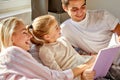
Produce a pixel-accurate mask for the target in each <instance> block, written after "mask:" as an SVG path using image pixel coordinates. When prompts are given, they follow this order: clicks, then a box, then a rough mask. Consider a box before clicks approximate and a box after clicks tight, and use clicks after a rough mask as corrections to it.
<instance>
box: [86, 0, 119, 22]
mask: <svg viewBox="0 0 120 80" xmlns="http://www.w3.org/2000/svg"><path fill="white" fill-rule="evenodd" d="M119 5H120V0H87V8H88V9H106V10H108V11H109V12H110V13H112V14H113V15H114V16H115V17H118V18H119V20H120V8H119V7H120V6H119Z"/></svg>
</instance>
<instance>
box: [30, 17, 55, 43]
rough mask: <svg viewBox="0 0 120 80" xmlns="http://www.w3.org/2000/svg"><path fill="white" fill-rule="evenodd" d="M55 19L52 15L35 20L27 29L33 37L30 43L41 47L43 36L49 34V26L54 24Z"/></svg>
mask: <svg viewBox="0 0 120 80" xmlns="http://www.w3.org/2000/svg"><path fill="white" fill-rule="evenodd" d="M55 21H56V19H55V17H54V16H52V15H43V16H39V17H37V18H35V20H34V21H33V23H32V25H31V26H29V27H28V30H29V32H30V33H31V34H32V35H33V38H32V42H33V43H35V44H40V45H43V43H44V39H43V36H44V35H46V34H48V33H49V30H50V26H52V25H53V24H54V23H55Z"/></svg>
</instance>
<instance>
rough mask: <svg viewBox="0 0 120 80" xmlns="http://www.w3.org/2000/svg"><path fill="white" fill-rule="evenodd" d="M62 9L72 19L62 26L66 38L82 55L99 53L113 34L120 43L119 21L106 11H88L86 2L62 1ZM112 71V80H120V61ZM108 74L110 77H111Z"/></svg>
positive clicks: (81, 0) (114, 64)
mask: <svg viewBox="0 0 120 80" xmlns="http://www.w3.org/2000/svg"><path fill="white" fill-rule="evenodd" d="M62 7H63V9H64V10H65V11H66V12H67V13H68V15H69V16H70V17H71V19H68V20H66V21H65V22H63V23H62V24H61V32H62V35H63V36H65V37H66V38H67V39H68V40H69V41H70V42H71V44H72V45H73V47H75V49H77V51H80V53H85V54H91V53H98V51H99V50H100V49H102V48H105V47H107V46H108V45H109V42H110V40H111V37H112V34H113V33H115V34H117V37H118V42H120V24H119V20H118V19H117V18H115V17H114V16H113V15H111V14H110V13H109V12H107V11H105V10H87V8H86V0H62ZM119 57H120V56H118V58H117V61H116V62H114V63H113V65H112V66H111V69H110V72H109V74H110V76H109V78H111V79H110V80H120V77H119V76H120V75H119V71H120V66H119V65H120V60H119ZM109 74H108V75H109Z"/></svg>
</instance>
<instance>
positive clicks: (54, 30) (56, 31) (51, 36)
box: [46, 21, 61, 43]
mask: <svg viewBox="0 0 120 80" xmlns="http://www.w3.org/2000/svg"><path fill="white" fill-rule="evenodd" d="M46 36H47V40H48V42H49V43H51V42H55V41H56V40H57V39H58V38H59V37H60V36H61V33H60V27H59V25H58V23H57V21H56V22H55V23H54V24H53V25H51V26H50V31H49V33H48V34H47V35H46Z"/></svg>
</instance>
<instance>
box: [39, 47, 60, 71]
mask: <svg viewBox="0 0 120 80" xmlns="http://www.w3.org/2000/svg"><path fill="white" fill-rule="evenodd" d="M39 57H40V59H41V61H42V63H43V64H44V65H46V66H48V67H49V68H51V69H54V70H62V69H61V68H60V66H59V64H58V63H57V62H56V60H55V57H54V53H53V52H51V50H49V49H47V48H41V49H40V51H39Z"/></svg>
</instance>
